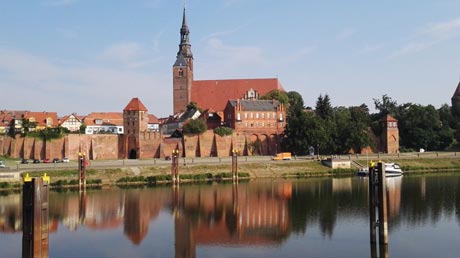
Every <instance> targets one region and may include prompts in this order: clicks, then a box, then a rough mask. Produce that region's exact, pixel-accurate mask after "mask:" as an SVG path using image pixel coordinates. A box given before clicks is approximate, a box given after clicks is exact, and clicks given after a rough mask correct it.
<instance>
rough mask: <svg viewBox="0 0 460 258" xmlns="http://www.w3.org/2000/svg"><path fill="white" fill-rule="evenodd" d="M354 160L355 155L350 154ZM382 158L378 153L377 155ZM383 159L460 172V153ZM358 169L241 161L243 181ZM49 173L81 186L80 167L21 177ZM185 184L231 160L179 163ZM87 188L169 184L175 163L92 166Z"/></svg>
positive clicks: (55, 181) (407, 169)
mask: <svg viewBox="0 0 460 258" xmlns="http://www.w3.org/2000/svg"><path fill="white" fill-rule="evenodd" d="M348 157H349V158H350V159H351V156H348ZM356 157H357V158H356V159H353V163H355V164H359V165H361V166H366V163H367V162H368V161H370V160H371V159H370V156H368V157H366V156H363V155H360V157H358V156H356ZM372 158H374V159H373V160H374V161H378V160H379V159H378V158H377V156H375V155H374V156H373V157H372ZM380 160H381V161H383V162H397V163H399V164H400V166H401V167H402V169H403V171H404V174H405V175H415V174H426V173H438V172H456V171H460V156H457V154H456V153H455V154H453V153H452V154H451V155H439V154H438V153H436V154H433V155H431V156H426V157H420V156H414V157H407V156H406V157H400V156H399V155H398V156H397V157H394V156H393V157H388V156H382V157H381V159H380ZM356 170H357V168H351V169H334V170H332V169H331V168H329V167H327V166H325V165H323V164H322V163H321V162H320V161H319V160H316V159H301V158H294V159H293V160H290V161H267V160H259V161H253V162H239V164H238V176H239V179H240V181H248V180H253V179H261V178H272V179H276V178H279V179H295V178H307V177H329V176H332V177H341V176H353V175H355V174H356ZM44 173H47V175H48V176H50V177H51V182H50V185H51V188H57V189H67V188H70V189H72V188H77V189H78V171H77V170H76V169H63V170H49V171H28V172H22V173H21V178H22V177H24V176H25V175H26V174H29V176H30V177H41V176H43V174H44ZM179 176H180V183H181V184H190V183H210V182H228V181H230V182H231V181H232V164H231V162H224V163H216V164H187V165H181V164H180V165H179ZM86 179H87V187H88V188H92V187H96V188H102V187H110V186H119V187H136V186H144V185H146V186H155V185H167V184H170V183H171V165H170V164H169V163H165V164H163V165H155V166H148V165H146V166H127V167H117V168H99V167H94V168H93V167H91V166H90V167H89V168H88V169H87V173H86ZM21 187H22V182H19V181H10V182H0V191H1V190H8V191H9V190H20V189H21Z"/></svg>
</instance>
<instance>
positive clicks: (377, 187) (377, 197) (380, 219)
mask: <svg viewBox="0 0 460 258" xmlns="http://www.w3.org/2000/svg"><path fill="white" fill-rule="evenodd" d="M385 177H386V173H385V165H384V163H382V162H378V163H377V164H375V163H373V162H371V163H370V165H369V221H370V242H371V257H376V256H374V255H375V253H376V251H377V248H376V247H375V245H376V243H377V228H378V236H379V237H378V238H379V246H380V248H379V251H380V257H385V253H388V252H383V251H384V250H388V247H387V245H388V213H387V195H386V181H385Z"/></svg>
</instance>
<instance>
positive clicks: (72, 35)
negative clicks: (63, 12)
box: [56, 28, 78, 39]
mask: <svg viewBox="0 0 460 258" xmlns="http://www.w3.org/2000/svg"><path fill="white" fill-rule="evenodd" d="M56 31H57V32H58V33H59V34H60V35H61V36H62V37H64V38H66V39H76V38H77V37H78V33H77V31H76V30H74V29H69V28H56Z"/></svg>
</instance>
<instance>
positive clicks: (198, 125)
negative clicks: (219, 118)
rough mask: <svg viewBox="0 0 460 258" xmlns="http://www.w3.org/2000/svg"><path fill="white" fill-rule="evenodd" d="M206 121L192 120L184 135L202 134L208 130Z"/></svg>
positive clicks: (187, 125) (184, 129) (185, 127)
mask: <svg viewBox="0 0 460 258" xmlns="http://www.w3.org/2000/svg"><path fill="white" fill-rule="evenodd" d="M207 129H208V128H207V126H206V123H205V121H203V120H201V119H195V120H190V121H189V122H188V123H186V124H185V125H184V127H183V132H184V134H200V133H204V132H206V130H207Z"/></svg>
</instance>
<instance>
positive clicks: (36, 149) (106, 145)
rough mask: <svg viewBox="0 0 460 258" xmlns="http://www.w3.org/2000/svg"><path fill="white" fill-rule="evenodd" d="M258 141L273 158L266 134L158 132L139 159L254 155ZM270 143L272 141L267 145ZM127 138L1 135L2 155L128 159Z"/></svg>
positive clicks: (145, 140) (147, 137) (146, 139)
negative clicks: (175, 153) (252, 145)
mask: <svg viewBox="0 0 460 258" xmlns="http://www.w3.org/2000/svg"><path fill="white" fill-rule="evenodd" d="M254 138H258V139H261V140H262V145H263V152H264V153H262V154H263V155H271V154H272V153H271V151H269V149H270V148H267V146H269V145H273V143H271V142H270V139H269V138H267V137H265V136H264V135H254V134H246V133H241V132H240V133H234V134H233V135H229V136H219V135H217V134H214V132H213V131H212V130H208V131H207V132H205V133H203V134H200V135H191V136H184V139H183V141H182V139H180V138H162V137H161V135H159V134H157V133H146V134H141V135H140V139H139V146H138V147H139V149H138V150H137V151H139V157H140V158H141V159H148V158H164V157H166V156H171V154H172V151H173V150H175V149H176V148H177V149H179V153H180V156H182V157H183V156H185V157H210V156H213V157H227V156H230V155H231V154H232V151H233V150H238V152H239V153H240V155H252V153H251V152H250V151H248V143H250V142H251V141H252V140H253V139H254ZM267 141H268V142H267ZM126 144H127V141H126V138H125V137H124V136H123V135H108V134H107V135H101V134H97V135H87V134H82V135H79V134H69V135H67V136H65V137H63V138H61V139H54V140H51V141H43V140H42V139H39V138H28V137H27V138H21V137H17V138H15V139H13V138H11V137H9V136H0V148H1V149H0V155H8V156H10V157H11V158H26V159H40V160H42V159H45V158H48V159H53V158H58V159H62V158H63V157H68V158H69V159H77V157H78V153H79V152H83V153H84V154H86V155H87V157H88V158H89V159H91V160H107V159H123V158H127V153H128V151H129V150H126V147H125V145H126Z"/></svg>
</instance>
